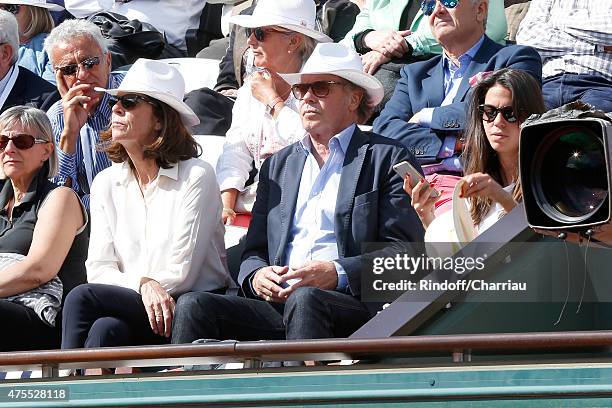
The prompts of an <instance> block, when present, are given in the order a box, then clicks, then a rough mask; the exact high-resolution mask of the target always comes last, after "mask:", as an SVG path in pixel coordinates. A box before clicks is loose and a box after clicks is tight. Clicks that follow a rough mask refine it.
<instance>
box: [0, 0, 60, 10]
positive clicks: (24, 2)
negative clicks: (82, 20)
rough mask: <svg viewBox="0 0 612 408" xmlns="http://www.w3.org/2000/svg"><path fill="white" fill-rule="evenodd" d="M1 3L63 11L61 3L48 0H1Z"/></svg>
mask: <svg viewBox="0 0 612 408" xmlns="http://www.w3.org/2000/svg"><path fill="white" fill-rule="evenodd" d="M0 4H19V5H20V6H32V7H41V8H44V9H47V10H49V11H62V10H64V8H63V7H62V6H60V5H59V4H55V3H47V1H46V0H0Z"/></svg>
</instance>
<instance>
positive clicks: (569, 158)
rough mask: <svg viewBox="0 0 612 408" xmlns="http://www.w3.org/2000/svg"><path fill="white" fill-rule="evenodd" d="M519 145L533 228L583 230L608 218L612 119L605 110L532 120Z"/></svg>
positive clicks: (610, 209)
mask: <svg viewBox="0 0 612 408" xmlns="http://www.w3.org/2000/svg"><path fill="white" fill-rule="evenodd" d="M519 146H520V147H519V172H520V180H521V185H522V189H523V201H524V205H525V212H526V214H527V222H528V224H529V226H530V227H532V228H539V229H551V230H571V231H580V230H587V229H589V228H591V227H593V226H596V225H601V224H605V223H608V222H609V221H610V219H611V214H612V202H611V200H610V192H611V189H610V187H611V186H612V179H611V167H612V164H611V161H610V159H611V158H612V121H610V120H607V119H606V117H605V116H604V115H603V113H602V115H601V118H600V117H581V118H570V119H567V118H562V117H560V118H553V119H548V120H546V121H541V122H538V121H536V122H533V121H532V122H529V123H527V124H526V125H525V126H524V127H523V128H522V129H521V135H520V145H519Z"/></svg>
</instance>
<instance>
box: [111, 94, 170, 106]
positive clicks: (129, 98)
mask: <svg viewBox="0 0 612 408" xmlns="http://www.w3.org/2000/svg"><path fill="white" fill-rule="evenodd" d="M117 102H121V106H123V108H124V109H125V110H130V109H132V108H134V107H135V106H136V105H138V104H139V103H140V102H146V103H148V104H151V105H153V106H155V107H156V108H159V103H158V102H157V101H156V100H155V99H152V98H149V97H148V96H144V95H137V94H128V95H122V96H111V97H110V98H108V106H109V107H110V108H111V109H112V108H113V106H115V105H116V104H117Z"/></svg>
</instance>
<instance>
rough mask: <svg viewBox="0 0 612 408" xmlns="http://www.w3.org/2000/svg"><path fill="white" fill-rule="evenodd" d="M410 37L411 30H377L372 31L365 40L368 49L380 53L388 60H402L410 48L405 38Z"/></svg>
mask: <svg viewBox="0 0 612 408" xmlns="http://www.w3.org/2000/svg"><path fill="white" fill-rule="evenodd" d="M406 35H410V30H403V31H395V30H376V31H370V32H369V33H367V34H366V36H365V37H364V39H363V42H364V44H365V45H366V47H368V48H370V49H372V50H374V51H378V52H380V53H381V54H382V55H384V56H385V57H387V58H401V57H402V56H403V55H404V54H406V53H407V52H408V51H409V50H410V47H408V44H407V43H406V39H404V36H406Z"/></svg>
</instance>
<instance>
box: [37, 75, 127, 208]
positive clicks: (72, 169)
mask: <svg viewBox="0 0 612 408" xmlns="http://www.w3.org/2000/svg"><path fill="white" fill-rule="evenodd" d="M123 77H124V74H123V73H111V74H110V76H109V80H108V83H109V85H108V87H107V88H109V89H115V88H118V87H119V84H121V81H122V80H123ZM108 98H109V95H108V94H106V93H105V94H104V96H103V97H102V99H101V100H100V103H99V104H98V107H97V108H96V111H95V112H94V114H93V115H91V116H89V118H88V119H87V122H85V125H84V126H83V127H82V128H81V131H80V134H79V137H78V138H77V142H76V150H75V153H74V154H68V153H65V152H64V151H62V150H61V149H60V148H59V147H58V148H57V150H56V152H57V158H58V163H59V166H58V167H59V169H58V175H57V176H56V177H55V178H54V179H53V180H52V181H53V182H55V183H57V184H59V185H61V186H63V185H64V184H65V183H66V180H68V179H69V178H70V179H71V180H72V189H73V190H74V191H76V192H77V194H78V195H79V196H80V197H81V199H82V200H83V204H85V207H87V208H89V188H90V186H91V183H92V181H93V179H94V178H95V177H96V174H98V173H99V172H101V171H102V170H104V169H105V168H107V167H110V165H111V162H110V160H109V159H108V157H107V156H106V153H105V152H104V151H102V150H99V149H98V143H99V137H98V135H99V134H100V132H102V131H104V130H106V129H107V128H108V125H109V124H110V120H111V108H110V107H109V106H108V103H107V101H108ZM47 116H48V117H49V120H50V121H51V127H52V128H53V135H54V136H55V143H56V145H57V146H59V141H60V136H61V134H62V130H63V129H64V110H63V109H62V101H61V100H60V101H57V102H56V103H54V104H53V105H52V106H51V107H50V108H49V111H48V112H47Z"/></svg>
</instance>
